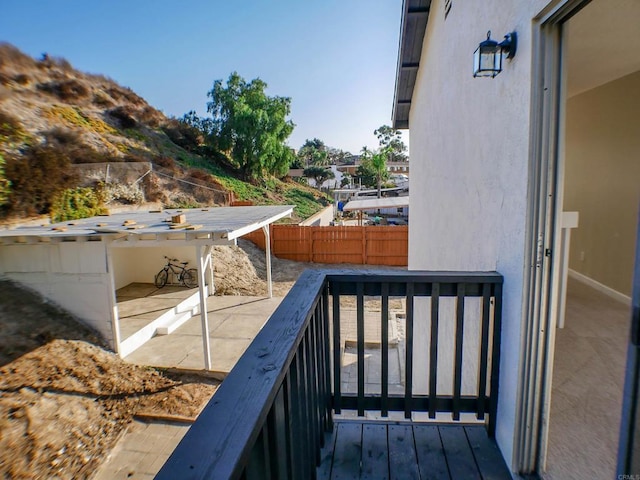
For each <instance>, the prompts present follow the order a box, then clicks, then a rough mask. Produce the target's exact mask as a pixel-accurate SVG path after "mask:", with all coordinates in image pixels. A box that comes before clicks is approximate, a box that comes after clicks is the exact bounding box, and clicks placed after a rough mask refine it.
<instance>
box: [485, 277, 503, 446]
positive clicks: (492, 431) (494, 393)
mask: <svg viewBox="0 0 640 480" xmlns="http://www.w3.org/2000/svg"><path fill="white" fill-rule="evenodd" d="M493 296H494V298H495V305H494V307H493V339H492V346H491V386H490V389H491V391H490V395H491V396H490V397H489V425H488V427H487V433H488V435H489V436H490V437H492V438H493V437H495V435H496V422H497V418H496V417H497V412H498V385H499V380H500V338H501V332H502V284H496V285H495V286H494V293H493Z"/></svg>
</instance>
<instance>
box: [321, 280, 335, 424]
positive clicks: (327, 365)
mask: <svg viewBox="0 0 640 480" xmlns="http://www.w3.org/2000/svg"><path fill="white" fill-rule="evenodd" d="M322 304H323V317H322V337H323V341H322V353H323V356H324V378H323V381H324V398H323V402H324V411H325V419H326V423H325V428H326V429H327V430H333V415H332V414H331V408H332V403H333V402H332V401H331V342H330V341H329V284H328V283H327V284H325V286H324V289H323V293H322Z"/></svg>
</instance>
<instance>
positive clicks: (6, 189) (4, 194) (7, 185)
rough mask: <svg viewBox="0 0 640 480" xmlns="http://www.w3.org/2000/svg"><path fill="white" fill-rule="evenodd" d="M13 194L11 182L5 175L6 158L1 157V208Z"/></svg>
mask: <svg viewBox="0 0 640 480" xmlns="http://www.w3.org/2000/svg"><path fill="white" fill-rule="evenodd" d="M10 193H11V182H10V181H9V180H7V178H6V177H5V174H4V158H2V155H0V206H2V205H4V204H5V203H7V201H8V200H9V194H10Z"/></svg>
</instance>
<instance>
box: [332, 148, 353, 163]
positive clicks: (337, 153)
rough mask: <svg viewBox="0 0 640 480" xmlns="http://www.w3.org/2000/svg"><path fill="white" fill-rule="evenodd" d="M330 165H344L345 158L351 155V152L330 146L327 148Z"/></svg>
mask: <svg viewBox="0 0 640 480" xmlns="http://www.w3.org/2000/svg"><path fill="white" fill-rule="evenodd" d="M327 156H328V157H329V164H330V165H342V164H344V162H345V160H346V159H347V158H349V157H350V156H351V153H349V152H345V151H344V150H341V149H339V148H333V147H329V149H328V150H327Z"/></svg>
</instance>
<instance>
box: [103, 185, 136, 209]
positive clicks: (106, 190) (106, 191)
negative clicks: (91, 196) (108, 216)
mask: <svg viewBox="0 0 640 480" xmlns="http://www.w3.org/2000/svg"><path fill="white" fill-rule="evenodd" d="M99 192H100V197H101V198H102V201H103V202H104V203H105V204H107V205H108V204H109V203H112V202H115V201H119V202H122V203H128V204H140V203H142V202H144V192H143V191H142V189H141V188H140V186H139V185H138V184H135V185H123V184H121V183H102V184H100V186H99Z"/></svg>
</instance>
